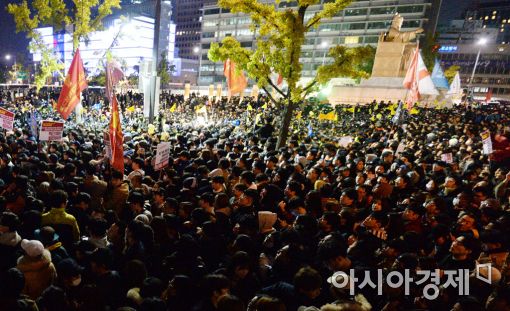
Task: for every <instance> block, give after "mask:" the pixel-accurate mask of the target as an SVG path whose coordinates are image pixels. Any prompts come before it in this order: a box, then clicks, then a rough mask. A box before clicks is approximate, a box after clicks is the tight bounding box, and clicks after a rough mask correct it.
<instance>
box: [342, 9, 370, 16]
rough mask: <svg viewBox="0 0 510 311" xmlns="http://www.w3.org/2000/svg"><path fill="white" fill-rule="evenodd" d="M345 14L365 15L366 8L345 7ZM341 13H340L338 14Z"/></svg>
mask: <svg viewBox="0 0 510 311" xmlns="http://www.w3.org/2000/svg"><path fill="white" fill-rule="evenodd" d="M344 12H345V16H359V15H367V12H368V9H346V10H344ZM340 15H341V14H340Z"/></svg>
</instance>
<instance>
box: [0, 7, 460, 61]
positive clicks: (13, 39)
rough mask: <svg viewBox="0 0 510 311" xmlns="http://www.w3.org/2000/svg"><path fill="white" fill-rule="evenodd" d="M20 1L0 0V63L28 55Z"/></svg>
mask: <svg viewBox="0 0 510 311" xmlns="http://www.w3.org/2000/svg"><path fill="white" fill-rule="evenodd" d="M13 2H20V1H16V0H0V64H5V62H6V61H5V58H4V56H5V55H6V54H14V53H16V54H25V55H26V56H27V57H28V52H27V45H28V41H27V40H26V38H25V36H24V34H16V33H15V31H16V28H15V26H14V20H13V18H12V16H11V15H10V14H8V13H7V11H6V9H5V7H6V6H7V4H8V3H13ZM469 3H470V1H469V0H443V5H442V8H441V14H440V17H439V24H441V23H442V22H443V23H444V22H445V21H446V22H447V21H448V20H451V19H454V18H459V17H460V15H461V14H462V11H463V10H464V9H465V8H467V6H468V5H469Z"/></svg>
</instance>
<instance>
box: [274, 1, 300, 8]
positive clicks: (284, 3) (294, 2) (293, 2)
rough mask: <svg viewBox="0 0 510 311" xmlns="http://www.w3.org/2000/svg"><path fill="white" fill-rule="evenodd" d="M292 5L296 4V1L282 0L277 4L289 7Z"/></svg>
mask: <svg viewBox="0 0 510 311" xmlns="http://www.w3.org/2000/svg"><path fill="white" fill-rule="evenodd" d="M293 6H297V2H296V1H289V2H287V1H284V2H280V5H279V6H278V7H279V8H290V7H293Z"/></svg>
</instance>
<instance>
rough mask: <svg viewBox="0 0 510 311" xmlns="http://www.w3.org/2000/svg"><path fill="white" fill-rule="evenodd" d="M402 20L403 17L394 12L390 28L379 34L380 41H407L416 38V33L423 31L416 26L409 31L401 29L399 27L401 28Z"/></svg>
mask: <svg viewBox="0 0 510 311" xmlns="http://www.w3.org/2000/svg"><path fill="white" fill-rule="evenodd" d="M403 22H404V18H403V17H402V16H400V14H398V13H397V14H395V16H394V17H393V20H392V22H391V27H390V29H389V30H388V31H387V32H385V33H383V34H382V35H381V37H380V41H384V42H399V43H408V42H411V41H412V40H414V39H416V35H417V34H420V33H422V32H423V28H418V29H416V30H411V31H401V30H400V29H401V28H402V23H403Z"/></svg>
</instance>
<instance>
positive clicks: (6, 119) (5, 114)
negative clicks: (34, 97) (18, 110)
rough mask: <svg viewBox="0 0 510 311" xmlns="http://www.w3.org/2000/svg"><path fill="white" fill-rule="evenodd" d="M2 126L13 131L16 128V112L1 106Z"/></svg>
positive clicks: (0, 124) (0, 120) (0, 121)
mask: <svg viewBox="0 0 510 311" xmlns="http://www.w3.org/2000/svg"><path fill="white" fill-rule="evenodd" d="M0 127H2V128H4V129H6V130H8V131H12V130H13V128H14V112H10V111H9V110H7V109H4V108H0Z"/></svg>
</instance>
